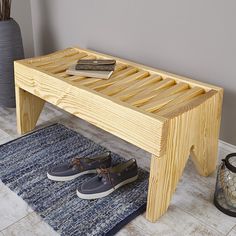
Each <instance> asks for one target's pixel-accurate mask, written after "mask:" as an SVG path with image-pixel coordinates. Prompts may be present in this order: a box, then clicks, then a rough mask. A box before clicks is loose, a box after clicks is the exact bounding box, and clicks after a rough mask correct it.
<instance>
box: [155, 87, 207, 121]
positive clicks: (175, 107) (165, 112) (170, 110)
mask: <svg viewBox="0 0 236 236" xmlns="http://www.w3.org/2000/svg"><path fill="white" fill-rule="evenodd" d="M209 92H210V91H209ZM204 95H205V94H200V95H199V96H196V97H193V98H190V99H188V100H186V101H183V102H181V103H179V104H177V105H173V106H171V107H169V108H167V109H163V110H160V111H158V112H156V114H158V115H160V116H163V117H165V116H167V115H169V114H171V113H174V112H175V111H176V110H179V109H181V108H183V107H185V106H188V104H191V103H192V102H194V101H197V100H198V99H201V98H204V97H205V96H204Z"/></svg>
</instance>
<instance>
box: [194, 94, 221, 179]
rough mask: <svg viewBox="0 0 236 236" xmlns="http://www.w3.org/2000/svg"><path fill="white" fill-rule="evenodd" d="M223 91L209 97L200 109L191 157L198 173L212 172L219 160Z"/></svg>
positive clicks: (203, 174)
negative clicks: (197, 133)
mask: <svg viewBox="0 0 236 236" xmlns="http://www.w3.org/2000/svg"><path fill="white" fill-rule="evenodd" d="M222 97H223V91H220V92H219V93H217V94H215V95H214V96H212V97H211V98H210V99H208V100H207V101H206V102H205V104H204V106H200V107H199V109H198V115H199V117H201V119H199V121H198V122H199V124H198V125H197V127H198V132H199V135H198V136H196V137H195V139H194V145H193V147H192V148H191V157H192V160H193V162H194V164H195V167H196V169H197V171H198V173H199V174H200V175H202V176H208V175H210V174H212V173H213V172H214V171H215V169H216V165H217V161H218V142H219V131H220V121H221V109H222Z"/></svg>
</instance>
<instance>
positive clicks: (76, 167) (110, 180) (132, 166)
mask: <svg viewBox="0 0 236 236" xmlns="http://www.w3.org/2000/svg"><path fill="white" fill-rule="evenodd" d="M94 173H97V175H96V176H94V177H92V178H91V179H90V180H88V181H87V182H84V183H83V184H82V185H81V186H80V187H79V188H78V189H77V190H76V193H77V196H78V197H79V198H82V199H97V198H102V197H105V196H107V195H109V194H111V193H112V192H114V191H115V190H116V189H118V188H120V187H121V186H123V185H126V184H128V183H131V182H134V181H135V180H136V179H137V178H138V167H137V163H136V160H135V159H131V160H129V161H126V162H124V163H120V164H118V165H116V166H111V153H110V152H105V153H103V154H101V155H99V156H94V157H86V158H75V159H74V160H72V162H70V163H66V164H62V165H60V166H54V167H52V168H51V169H50V170H49V171H48V173H47V177H48V178H49V179H50V180H54V181H69V180H73V179H75V178H78V177H79V176H82V175H85V174H94Z"/></svg>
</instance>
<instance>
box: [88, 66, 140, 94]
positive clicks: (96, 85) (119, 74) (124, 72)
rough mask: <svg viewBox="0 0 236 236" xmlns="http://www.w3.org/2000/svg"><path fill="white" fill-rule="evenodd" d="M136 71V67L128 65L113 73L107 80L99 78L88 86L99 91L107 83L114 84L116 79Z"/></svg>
mask: <svg viewBox="0 0 236 236" xmlns="http://www.w3.org/2000/svg"><path fill="white" fill-rule="evenodd" d="M137 71H138V69H137V68H134V67H132V66H128V67H127V68H126V69H124V70H121V71H118V72H116V73H114V74H113V75H112V76H111V78H110V79H109V80H100V81H98V82H96V83H94V84H92V85H90V86H89V88H92V89H95V90H97V91H99V90H100V89H103V88H105V87H107V86H109V85H112V84H114V83H115V82H116V81H117V80H118V79H123V78H125V77H127V76H129V75H132V74H134V73H136V72H137Z"/></svg>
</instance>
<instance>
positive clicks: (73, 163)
mask: <svg viewBox="0 0 236 236" xmlns="http://www.w3.org/2000/svg"><path fill="white" fill-rule="evenodd" d="M71 164H72V166H78V167H79V168H80V170H81V171H83V169H84V167H83V165H82V163H81V160H80V159H79V158H75V159H74V160H72V162H71Z"/></svg>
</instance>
